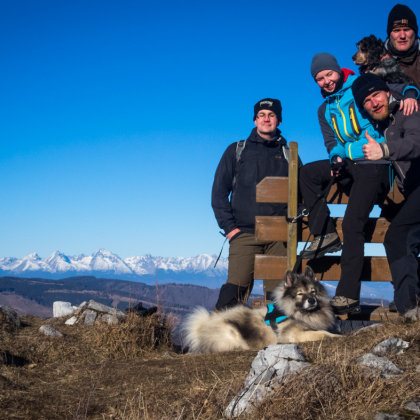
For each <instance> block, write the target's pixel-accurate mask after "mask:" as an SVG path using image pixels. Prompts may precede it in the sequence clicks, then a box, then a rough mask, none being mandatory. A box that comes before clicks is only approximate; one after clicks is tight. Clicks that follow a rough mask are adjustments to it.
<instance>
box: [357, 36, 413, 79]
mask: <svg viewBox="0 0 420 420" xmlns="http://www.w3.org/2000/svg"><path fill="white" fill-rule="evenodd" d="M356 46H357V47H358V51H357V53H356V54H354V55H353V57H352V60H353V61H354V63H355V64H356V65H357V66H359V72H360V74H363V73H369V72H371V73H374V74H377V75H378V76H380V77H382V79H383V80H384V81H385V82H386V83H413V81H412V80H411V78H410V77H409V76H407V75H406V74H404V73H403V72H402V71H401V69H400V68H399V66H398V63H397V61H396V60H395V58H394V57H392V56H391V55H390V54H389V53H388V52H387V51H386V49H385V44H384V42H382V40H381V39H380V38H376V36H375V35H370V36H367V37H365V38H363V39H361V40H360V41H359V42H358V43H357V44H356Z"/></svg>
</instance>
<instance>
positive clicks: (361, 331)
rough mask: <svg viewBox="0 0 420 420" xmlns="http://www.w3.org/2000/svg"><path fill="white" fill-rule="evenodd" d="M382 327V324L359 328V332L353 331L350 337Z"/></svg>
mask: <svg viewBox="0 0 420 420" xmlns="http://www.w3.org/2000/svg"><path fill="white" fill-rule="evenodd" d="M382 326H383V324H372V325H368V326H367V327H363V328H360V330H357V331H355V332H354V333H353V334H352V335H357V334H360V333H363V332H366V331H372V330H374V329H376V328H380V327H382Z"/></svg>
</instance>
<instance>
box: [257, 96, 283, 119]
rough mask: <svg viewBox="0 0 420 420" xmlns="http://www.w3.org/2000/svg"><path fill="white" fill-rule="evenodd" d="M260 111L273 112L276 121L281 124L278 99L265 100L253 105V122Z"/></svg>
mask: <svg viewBox="0 0 420 420" xmlns="http://www.w3.org/2000/svg"><path fill="white" fill-rule="evenodd" d="M262 109H268V110H270V111H273V112H274V113H275V114H276V115H277V119H278V120H279V121H280V122H281V103H280V101H279V100H278V99H271V98H265V99H261V101H258V102H257V103H256V104H255V105H254V121H255V119H256V118H257V114H258V113H259V112H260V111H261V110H262Z"/></svg>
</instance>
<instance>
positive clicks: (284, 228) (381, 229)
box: [255, 216, 390, 244]
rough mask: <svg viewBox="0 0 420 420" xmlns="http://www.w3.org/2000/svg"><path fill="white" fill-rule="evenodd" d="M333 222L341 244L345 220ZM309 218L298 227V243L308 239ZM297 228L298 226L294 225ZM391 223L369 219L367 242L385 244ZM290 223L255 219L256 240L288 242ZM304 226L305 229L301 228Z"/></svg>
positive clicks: (270, 218)
mask: <svg viewBox="0 0 420 420" xmlns="http://www.w3.org/2000/svg"><path fill="white" fill-rule="evenodd" d="M333 221H334V223H335V225H336V227H337V233H338V235H339V236H340V239H341V242H343V228H342V226H343V218H342V217H333ZM307 223H308V221H307V218H306V217H304V218H303V223H299V224H298V225H297V232H298V236H297V238H298V241H304V242H306V240H307V239H308V235H309V229H308V224H307ZM293 225H294V226H296V224H293ZM389 225H390V222H388V221H387V220H386V219H384V218H379V219H374V218H372V219H369V220H368V222H367V224H366V227H365V242H367V243H375V244H383V243H384V239H385V234H386V231H387V230H388V227H389ZM289 226H290V223H287V222H286V218H285V217H284V216H257V217H256V218H255V238H256V239H257V240H258V241H267V242H276V241H280V242H286V241H287V239H288V227H289ZM301 226H303V229H302V228H300V227H301Z"/></svg>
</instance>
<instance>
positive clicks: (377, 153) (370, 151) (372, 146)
mask: <svg viewBox="0 0 420 420" xmlns="http://www.w3.org/2000/svg"><path fill="white" fill-rule="evenodd" d="M365 137H366V139H367V141H368V142H369V143H367V144H364V145H363V154H364V155H365V158H366V159H367V160H379V159H382V158H383V157H384V153H383V151H382V148H381V146H380V145H379V143H378V142H377V141H376V140H374V139H373V138H372V137H371V136H370V135H369V133H368V132H367V130H366V131H365Z"/></svg>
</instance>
